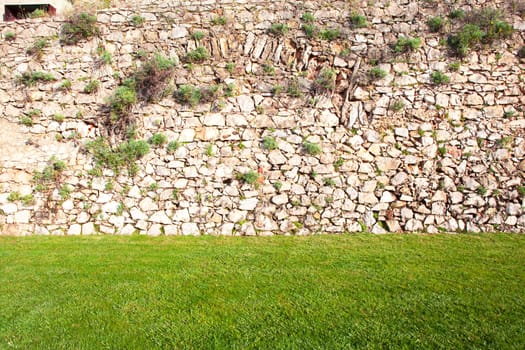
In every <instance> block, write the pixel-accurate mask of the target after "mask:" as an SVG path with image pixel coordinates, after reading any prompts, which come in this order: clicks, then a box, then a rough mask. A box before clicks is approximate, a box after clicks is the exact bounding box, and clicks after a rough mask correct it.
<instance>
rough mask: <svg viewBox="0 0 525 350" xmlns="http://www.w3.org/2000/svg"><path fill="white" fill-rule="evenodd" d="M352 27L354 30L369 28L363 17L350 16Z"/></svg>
mask: <svg viewBox="0 0 525 350" xmlns="http://www.w3.org/2000/svg"><path fill="white" fill-rule="evenodd" d="M350 26H351V27H352V28H354V29H355V28H366V27H368V21H367V20H366V17H365V16H363V15H358V14H354V15H352V16H350Z"/></svg>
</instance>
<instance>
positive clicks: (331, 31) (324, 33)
mask: <svg viewBox="0 0 525 350" xmlns="http://www.w3.org/2000/svg"><path fill="white" fill-rule="evenodd" d="M340 35H341V31H340V30H339V29H338V28H328V29H323V30H321V31H320V32H319V37H320V38H321V39H322V40H326V41H333V40H335V39H337V38H339V36H340Z"/></svg>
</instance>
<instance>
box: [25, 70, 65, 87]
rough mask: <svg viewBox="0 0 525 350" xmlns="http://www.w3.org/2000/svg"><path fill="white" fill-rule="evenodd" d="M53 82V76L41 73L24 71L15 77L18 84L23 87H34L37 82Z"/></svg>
mask: <svg viewBox="0 0 525 350" xmlns="http://www.w3.org/2000/svg"><path fill="white" fill-rule="evenodd" d="M55 80H56V78H55V77H54V76H53V74H51V73H46V72H41V71H26V72H24V73H22V75H19V76H18V77H17V81H18V83H19V84H23V85H25V86H34V85H36V83H38V82H51V81H55Z"/></svg>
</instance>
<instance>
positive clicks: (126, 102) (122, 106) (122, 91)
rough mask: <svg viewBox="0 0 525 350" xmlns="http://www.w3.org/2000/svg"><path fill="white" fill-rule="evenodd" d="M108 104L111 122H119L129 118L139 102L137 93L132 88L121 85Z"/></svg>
mask: <svg viewBox="0 0 525 350" xmlns="http://www.w3.org/2000/svg"><path fill="white" fill-rule="evenodd" d="M106 102H107V104H108V106H109V109H110V120H111V121H112V122H117V121H118V120H119V119H126V118H127V117H128V115H129V112H130V111H131V108H132V107H133V105H134V104H135V103H136V102H137V93H136V92H135V90H134V89H133V88H132V87H130V86H128V85H121V86H119V87H118V88H117V89H116V90H115V92H114V93H113V95H111V96H110V97H109V98H108V99H107V100H106Z"/></svg>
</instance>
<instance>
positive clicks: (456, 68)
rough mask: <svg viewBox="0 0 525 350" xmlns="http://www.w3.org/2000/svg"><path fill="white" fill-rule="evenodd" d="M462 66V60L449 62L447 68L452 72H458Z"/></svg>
mask: <svg viewBox="0 0 525 350" xmlns="http://www.w3.org/2000/svg"><path fill="white" fill-rule="evenodd" d="M460 67H461V62H459V61H455V62H451V63H449V64H448V66H447V68H448V70H449V71H451V72H457V71H459V68H460Z"/></svg>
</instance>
